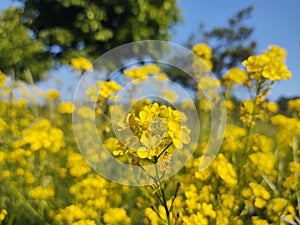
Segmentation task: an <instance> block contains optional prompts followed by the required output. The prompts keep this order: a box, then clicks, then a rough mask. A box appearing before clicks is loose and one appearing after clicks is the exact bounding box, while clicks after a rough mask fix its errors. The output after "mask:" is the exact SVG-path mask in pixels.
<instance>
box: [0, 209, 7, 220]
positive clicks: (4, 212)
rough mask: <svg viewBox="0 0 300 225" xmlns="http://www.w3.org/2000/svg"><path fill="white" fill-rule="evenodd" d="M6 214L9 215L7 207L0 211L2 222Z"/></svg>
mask: <svg viewBox="0 0 300 225" xmlns="http://www.w3.org/2000/svg"><path fill="white" fill-rule="evenodd" d="M6 216H7V211H6V209H1V211H0V223H1V222H2V221H3V220H4V219H5V217H6Z"/></svg>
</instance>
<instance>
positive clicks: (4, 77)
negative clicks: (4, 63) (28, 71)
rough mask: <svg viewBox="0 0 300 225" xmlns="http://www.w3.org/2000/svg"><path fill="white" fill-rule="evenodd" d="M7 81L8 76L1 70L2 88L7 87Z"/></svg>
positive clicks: (0, 80) (0, 82) (0, 81)
mask: <svg viewBox="0 0 300 225" xmlns="http://www.w3.org/2000/svg"><path fill="white" fill-rule="evenodd" d="M7 81H8V78H7V76H6V75H5V74H4V73H2V71H1V70H0V87H5V85H6V82H7Z"/></svg>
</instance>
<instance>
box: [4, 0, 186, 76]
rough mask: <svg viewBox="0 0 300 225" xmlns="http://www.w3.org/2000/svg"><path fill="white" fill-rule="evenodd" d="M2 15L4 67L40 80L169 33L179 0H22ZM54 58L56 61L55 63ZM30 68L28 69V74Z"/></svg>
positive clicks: (166, 36)
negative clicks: (75, 61) (75, 62)
mask: <svg viewBox="0 0 300 225" xmlns="http://www.w3.org/2000/svg"><path fill="white" fill-rule="evenodd" d="M19 2H20V3H21V5H22V7H21V8H9V9H7V10H5V11H2V12H1V15H0V35H1V40H0V70H2V71H3V72H5V73H7V74H10V75H14V77H15V78H16V79H21V80H25V81H28V79H27V78H28V76H25V75H26V74H27V75H28V74H29V75H31V76H29V78H30V79H31V78H32V79H31V80H33V81H39V80H41V79H43V78H44V76H43V72H45V71H47V70H49V69H50V68H53V67H54V65H58V66H59V65H61V64H67V63H69V62H70V59H71V58H74V57H78V56H83V57H86V58H89V59H91V60H92V59H94V58H95V57H97V56H99V55H100V54H103V53H104V52H105V51H108V50H110V49H112V48H114V47H116V46H119V45H121V44H124V43H128V42H131V41H138V40H143V39H163V40H166V39H168V38H169V37H170V34H169V33H170V28H171V27H172V26H173V25H174V24H176V23H177V22H179V21H180V20H181V13H180V10H179V8H178V7H177V5H176V3H177V0H150V1H146V0H139V1H136V0H128V1H123V0H19ZM54 62H55V63H54ZM24 72H26V73H24Z"/></svg>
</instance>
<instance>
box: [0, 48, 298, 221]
mask: <svg viewBox="0 0 300 225" xmlns="http://www.w3.org/2000/svg"><path fill="white" fill-rule="evenodd" d="M193 50H194V52H195V53H196V54H197V55H198V56H199V57H200V58H201V59H202V60H203V61H204V63H206V64H207V69H211V67H212V63H211V57H212V54H213V53H212V51H211V49H210V48H209V47H208V46H207V45H206V44H204V43H200V44H198V45H196V46H195V47H194V48H193ZM285 57H286V52H285V50H284V49H282V48H280V47H278V46H269V47H268V49H266V50H265V51H263V52H262V53H261V54H260V55H256V56H250V57H249V58H248V59H247V60H245V61H244V62H243V65H241V67H240V68H232V69H231V70H229V71H227V73H226V74H224V79H223V80H222V81H218V82H212V81H211V80H210V79H209V77H202V78H201V79H202V80H201V82H200V81H199V83H198V84H199V85H198V86H197V87H195V89H196V92H197V93H196V95H197V96H198V98H195V101H194V102H191V101H182V102H181V103H180V104H181V108H182V109H185V110H184V112H182V111H181V110H179V109H176V108H174V107H173V104H170V102H169V103H167V102H165V101H163V100H161V99H143V101H139V102H138V104H134V105H133V107H132V108H131V109H130V111H129V112H126V110H125V109H124V106H122V105H121V104H120V105H115V107H116V108H113V107H111V104H110V103H112V102H115V101H117V100H118V95H117V93H118V91H119V90H121V88H122V87H121V84H120V83H118V81H117V80H108V81H98V82H97V83H96V84H95V85H94V86H93V85H91V86H90V88H89V89H88V91H87V93H86V97H87V98H88V99H89V101H90V102H93V104H94V105H95V111H91V110H90V109H89V108H88V107H86V106H84V105H83V106H81V107H80V108H78V105H75V104H74V103H73V102H64V101H62V100H61V96H62V94H61V93H59V92H58V91H57V90H50V91H47V92H43V91H41V93H40V97H41V98H43V101H44V103H43V104H38V103H33V102H32V101H31V95H30V94H28V90H27V89H26V86H25V85H23V84H22V83H21V82H15V83H14V81H11V80H10V79H9V78H8V77H7V76H6V75H5V74H3V73H0V93H1V99H0V224H3V225H4V224H5V225H6V224H7V225H12V224H28V225H31V224H39V225H40V224H64V225H65V224H73V225H95V224H97V225H98V224H107V225H119V224H120V225H121V224H124V225H125V224H128V225H129V224H149V225H150V224H151V225H159V224H168V225H170V224H172V225H174V224H186V225H198V224H200V225H212V224H216V225H227V224H228V225H229V224H232V225H242V224H245V225H246V224H254V225H267V224H272V225H288V224H291V225H297V224H300V183H299V181H300V179H299V176H300V144H299V142H300V99H295V100H291V101H289V102H288V111H287V112H281V111H280V110H279V106H278V105H277V104H276V103H274V102H268V101H267V100H266V99H267V95H268V94H269V93H270V92H271V91H272V90H271V89H272V86H273V84H274V82H277V81H279V80H282V79H289V78H290V76H291V73H290V71H289V70H288V69H287V66H286V64H285ZM194 60H195V62H196V61H197V59H194ZM72 66H73V69H74V70H76V71H79V72H80V74H82V72H84V71H86V70H92V69H93V66H92V64H91V63H90V62H89V61H87V60H86V59H84V58H76V59H73V61H72ZM193 68H194V71H195V73H199V70H201V68H198V67H197V65H196V63H195V66H194V67H193ZM203 72H204V73H205V71H203V70H201V71H200V73H203ZM123 76H124V79H129V80H132V81H133V83H135V84H136V85H141V83H142V82H144V80H145V79H147V78H148V77H154V78H155V79H157V80H159V79H161V80H163V79H165V78H166V77H168V76H167V72H165V71H163V70H161V68H160V67H159V66H157V65H154V64H146V65H142V66H136V67H133V68H129V69H127V70H125V71H124V72H123ZM216 84H217V85H220V87H221V88H222V90H223V93H224V98H225V107H226V110H227V124H226V129H225V132H224V139H223V141H222V145H221V147H220V150H219V153H218V154H217V155H216V157H215V158H214V160H213V161H212V163H211V164H210V165H209V166H208V168H206V169H204V170H199V163H200V161H201V160H202V159H203V157H205V156H204V152H205V149H206V146H207V143H208V142H209V136H210V133H211V130H210V129H211V124H210V123H208V122H206V121H207V118H209V115H210V112H211V110H212V108H213V107H218V105H217V104H215V105H213V104H210V103H209V102H207V99H205V98H203V96H202V91H203V90H204V89H205V91H206V92H207V93H210V92H211V93H213V90H215V88H216ZM237 86H244V87H245V88H247V89H248V90H249V92H250V93H251V94H250V96H251V98H249V99H245V100H241V101H239V102H238V101H233V98H232V96H233V95H232V91H233V90H234V89H235V87H237ZM16 89H18V90H21V91H20V93H21V94H16V93H15V90H16ZM26 90H27V91H26ZM99 90H101V92H100V93H99ZM164 94H165V96H169V97H166V98H167V99H170V101H171V100H172V99H173V101H175V100H174V99H176V93H173V92H172V90H165V91H164ZM201 96H202V97H201ZM212 96H214V95H213V94H212ZM216 98H217V97H216ZM171 103H172V102H171ZM193 107H196V109H197V113H198V114H199V115H200V119H201V121H200V125H201V127H199V132H200V137H199V139H197V140H198V142H197V143H195V142H194V140H195V139H194V138H193V137H192V132H193V130H192V129H191V127H189V126H188V124H190V123H193V122H192V121H189V120H191V116H190V114H189V112H190V111H191V110H192V108H193ZM113 110H115V111H114V112H116V114H117V115H116V118H117V119H118V123H116V124H115V125H116V127H117V130H118V132H119V134H120V135H121V137H124V138H123V139H122V138H118V137H116V136H114V135H113V127H112V126H110V125H109V124H106V123H104V122H106V120H104V119H103V120H101V118H104V117H105V115H106V113H107V112H111V111H113ZM72 114H76V116H77V118H80V119H81V121H83V122H82V123H81V124H74V123H72ZM125 114H126V115H125ZM124 115H125V116H124ZM91 117H96V122H95V123H96V127H97V128H96V129H97V134H98V136H99V138H100V139H102V140H103V146H104V147H105V148H106V149H107V150H109V152H110V155H111V156H112V157H114V158H116V159H117V160H118V161H119V162H121V163H124V164H127V165H131V166H134V168H137V169H139V171H140V172H141V174H142V175H141V177H143V179H144V180H145V184H144V185H143V186H130V185H122V184H118V183H116V182H113V181H110V180H108V179H105V178H104V177H102V176H101V175H99V174H98V173H97V172H96V171H95V170H94V169H93V166H91V165H89V164H88V162H87V161H86V160H85V158H84V157H83V155H82V154H81V152H80V151H79V149H78V146H77V143H76V139H75V137H74V133H73V129H75V130H78V131H81V132H83V133H84V134H85V136H83V137H82V139H80V140H81V141H83V142H84V143H83V145H84V144H85V143H86V145H88V149H89V150H90V152H87V153H86V154H87V157H90V158H91V159H95V161H94V162H95V163H97V160H99V159H100V160H101V159H102V158H101V157H104V156H102V155H100V156H99V155H93V154H94V153H95V151H94V150H95V149H97V148H98V147H99V146H96V145H95V146H94V145H89V143H90V142H89V141H90V140H89V138H90V136H89V135H90V132H91V129H94V128H95V127H92V126H90V124H89V123H88V122H87V123H85V121H88V120H89V118H91ZM97 118H98V119H99V120H97ZM122 118H125V119H122ZM189 122H190V123H189ZM99 124H100V125H99ZM98 125H99V126H98ZM74 126H75V127H74ZM127 132H130V134H131V136H128V135H127V134H129V133H127ZM77 141H78V140H77ZM194 146H197V147H196V151H195V152H194V153H193V157H192V158H190V159H189V160H188V162H187V163H186V164H185V165H184V167H183V168H182V169H181V170H180V171H179V172H178V173H177V172H176V173H175V172H174V174H175V175H173V176H171V175H170V176H169V175H168V174H170V173H172V170H173V166H174V165H173V163H176V162H175V161H173V160H171V158H170V156H171V155H172V154H174V153H178V157H179V158H180V157H183V158H184V157H187V156H186V155H187V154H189V153H190V149H191V148H193V147H194ZM148 167H149V168H150V167H151V168H154V169H153V171H152V170H151V169H149V170H148V169H147V168H148Z"/></svg>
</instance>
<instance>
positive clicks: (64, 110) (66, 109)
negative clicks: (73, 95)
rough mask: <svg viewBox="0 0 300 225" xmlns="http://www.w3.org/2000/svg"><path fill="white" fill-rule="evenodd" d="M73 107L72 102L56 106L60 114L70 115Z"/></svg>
mask: <svg viewBox="0 0 300 225" xmlns="http://www.w3.org/2000/svg"><path fill="white" fill-rule="evenodd" d="M73 110H74V105H73V103H72V102H61V103H59V105H58V106H57V111H58V112H59V113H61V114H72V113H73Z"/></svg>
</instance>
